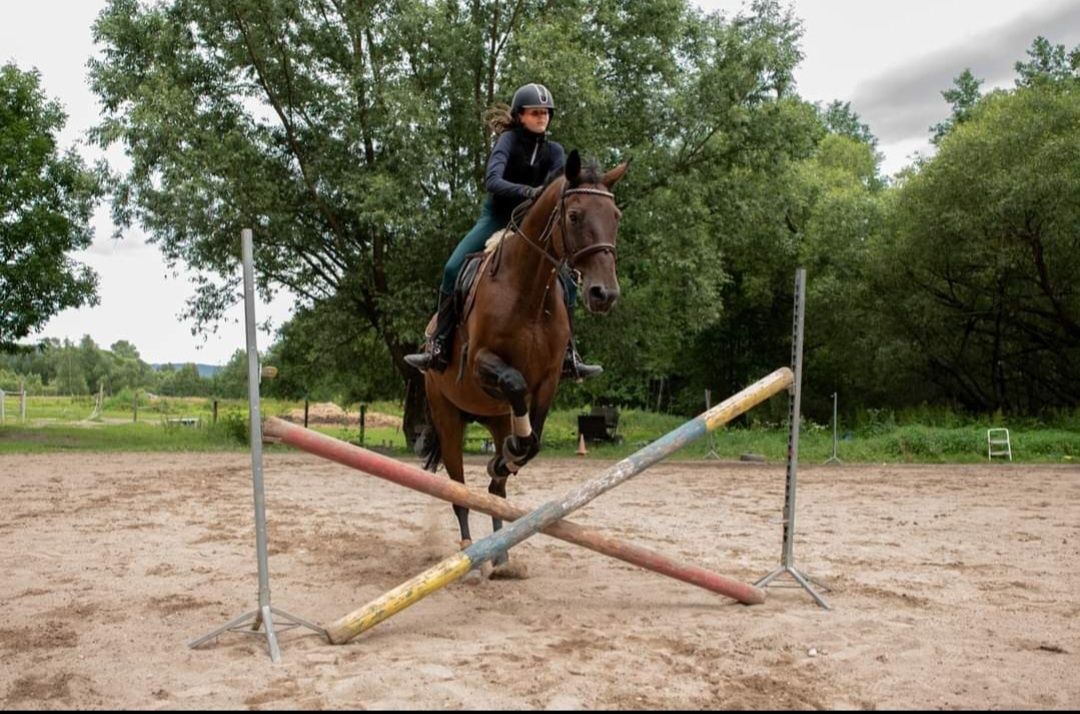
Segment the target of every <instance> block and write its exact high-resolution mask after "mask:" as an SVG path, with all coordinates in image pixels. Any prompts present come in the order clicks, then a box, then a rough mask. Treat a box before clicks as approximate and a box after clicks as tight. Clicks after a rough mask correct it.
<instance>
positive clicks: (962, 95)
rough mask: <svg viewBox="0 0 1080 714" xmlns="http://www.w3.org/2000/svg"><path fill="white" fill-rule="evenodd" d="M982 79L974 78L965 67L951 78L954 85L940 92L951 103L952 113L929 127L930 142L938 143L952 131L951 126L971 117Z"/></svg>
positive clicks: (977, 100) (977, 99)
mask: <svg viewBox="0 0 1080 714" xmlns="http://www.w3.org/2000/svg"><path fill="white" fill-rule="evenodd" d="M982 83H983V80H981V79H976V78H975V75H973V74H972V73H971V70H970V69H965V70H964V71H963V72H961V73H960V75H959V76H958V77H955V78H954V79H953V84H954V85H955V86H954V87H953V88H952V89H946V90H944V91H943V92H942V93H941V96H943V97H945V101H947V102H948V103H949V104H951V105H952V114H951V115H950V116H949V118H947V119H945V120H944V121H941V122H938V123H937V124H934V125H933V126H932V127H930V131H932V132H934V135H933V136H931V137H930V143H932V144H940V143H941V139H942V138H943V137H944V136H945V135H946V134H948V133H949V132H950V131H952V129H953V127H955V126H956V125H958V124H963V123H964V122H965V121H967V120H968V119H969V118H970V117H971V113H972V111H973V110H974V108H975V105H976V104H978V102H979V98H980V96H981V95H980V93H979V85H981V84H982Z"/></svg>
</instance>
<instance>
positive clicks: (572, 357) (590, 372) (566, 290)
mask: <svg viewBox="0 0 1080 714" xmlns="http://www.w3.org/2000/svg"><path fill="white" fill-rule="evenodd" d="M559 282H560V283H561V284H562V289H563V301H564V302H565V303H566V317H567V318H568V319H569V320H570V341H569V342H567V343H566V356H565V357H564V358H563V366H562V378H563V379H575V380H578V381H581V380H585V379H589V378H590V377H596V376H599V375H600V374H602V373H603V371H604V368H603V367H601V366H600V365H598V364H585V363H584V362H583V361H582V360H581V355H579V354H578V351H577V345H576V344H575V343H574V305H575V304H576V303H577V299H576V297H577V290H576V285H574V279H573V278H572V277H570V275H569V271H566V270H562V271H560V272H559Z"/></svg>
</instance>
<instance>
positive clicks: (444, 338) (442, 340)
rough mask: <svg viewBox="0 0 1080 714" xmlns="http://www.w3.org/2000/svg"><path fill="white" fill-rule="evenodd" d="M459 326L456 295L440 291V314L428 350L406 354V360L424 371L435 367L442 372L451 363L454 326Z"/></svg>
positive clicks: (427, 346)
mask: <svg viewBox="0 0 1080 714" xmlns="http://www.w3.org/2000/svg"><path fill="white" fill-rule="evenodd" d="M456 326H457V309H456V306H455V305H454V296H453V295H447V294H446V293H444V292H440V293H439V314H438V317H437V318H436V319H435V334H434V335H432V336H431V340H429V341H428V343H427V345H426V348H427V349H426V351H424V352H420V353H419V354H412V355H406V356H405V361H406V362H408V363H409V364H411V365H412V366H413V367H416V368H417V369H418V370H420V371H421V372H423V371H424V370H426V369H429V368H430V369H433V370H435V371H436V372H442V371H443V370H444V369H446V367H447V365H449V364H450V350H451V349H452V348H453V345H454V328H455V327H456Z"/></svg>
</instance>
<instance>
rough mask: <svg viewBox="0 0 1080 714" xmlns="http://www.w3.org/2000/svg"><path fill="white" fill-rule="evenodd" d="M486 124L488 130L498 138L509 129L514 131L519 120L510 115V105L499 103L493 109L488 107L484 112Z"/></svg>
mask: <svg viewBox="0 0 1080 714" xmlns="http://www.w3.org/2000/svg"><path fill="white" fill-rule="evenodd" d="M484 123H485V124H487V127H488V129H490V130H491V131H492V133H494V134H495V136H498V135H499V134H502V133H503V132H504V131H506V130H507V129H513V128H514V127H515V126H516V125H517V120H516V119H515V117H514V116H513V115H511V114H510V105H509V104H503V103H499V104H496V105H494V106H492V107H488V109H487V110H486V111H484Z"/></svg>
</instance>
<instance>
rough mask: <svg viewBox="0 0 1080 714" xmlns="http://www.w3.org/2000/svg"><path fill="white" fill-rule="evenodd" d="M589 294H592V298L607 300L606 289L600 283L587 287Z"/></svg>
mask: <svg viewBox="0 0 1080 714" xmlns="http://www.w3.org/2000/svg"><path fill="white" fill-rule="evenodd" d="M589 295H590V296H592V298H593V299H594V300H600V301H601V302H603V301H606V300H607V290H605V289H604V286H602V285H593V286H592V287H591V288H589Z"/></svg>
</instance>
